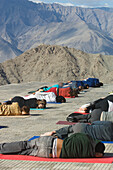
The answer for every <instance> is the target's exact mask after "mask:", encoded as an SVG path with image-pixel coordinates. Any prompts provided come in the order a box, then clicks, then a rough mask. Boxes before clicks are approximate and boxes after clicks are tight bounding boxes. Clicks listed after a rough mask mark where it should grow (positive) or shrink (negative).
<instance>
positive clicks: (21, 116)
mask: <svg viewBox="0 0 113 170" xmlns="http://www.w3.org/2000/svg"><path fill="white" fill-rule="evenodd" d="M30 116H31V115H18V116H0V117H7V118H8V117H16V118H17V117H19V118H25V117H30Z"/></svg>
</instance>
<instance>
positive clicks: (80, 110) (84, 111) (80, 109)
mask: <svg viewBox="0 0 113 170" xmlns="http://www.w3.org/2000/svg"><path fill="white" fill-rule="evenodd" d="M86 110H87V108H82V107H80V108H79V109H78V112H81V113H86Z"/></svg>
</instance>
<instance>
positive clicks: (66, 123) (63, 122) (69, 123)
mask: <svg viewBox="0 0 113 170" xmlns="http://www.w3.org/2000/svg"><path fill="white" fill-rule="evenodd" d="M56 124H59V125H74V124H75V122H68V121H58V122H57V123H56Z"/></svg>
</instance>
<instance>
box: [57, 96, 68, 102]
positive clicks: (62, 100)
mask: <svg viewBox="0 0 113 170" xmlns="http://www.w3.org/2000/svg"><path fill="white" fill-rule="evenodd" d="M56 102H57V103H66V99H65V98H64V97H63V96H57V97H56Z"/></svg>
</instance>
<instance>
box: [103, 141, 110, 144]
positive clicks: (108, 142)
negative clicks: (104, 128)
mask: <svg viewBox="0 0 113 170" xmlns="http://www.w3.org/2000/svg"><path fill="white" fill-rule="evenodd" d="M102 143H107V144H111V143H113V141H102Z"/></svg>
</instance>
